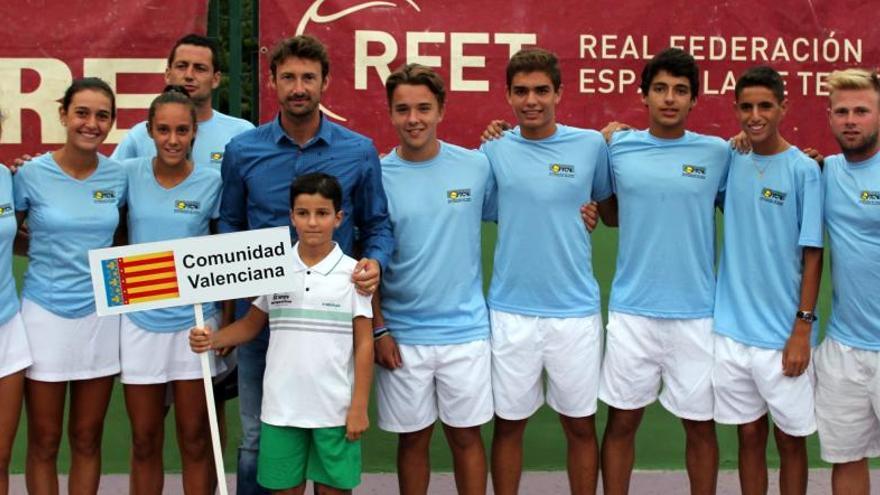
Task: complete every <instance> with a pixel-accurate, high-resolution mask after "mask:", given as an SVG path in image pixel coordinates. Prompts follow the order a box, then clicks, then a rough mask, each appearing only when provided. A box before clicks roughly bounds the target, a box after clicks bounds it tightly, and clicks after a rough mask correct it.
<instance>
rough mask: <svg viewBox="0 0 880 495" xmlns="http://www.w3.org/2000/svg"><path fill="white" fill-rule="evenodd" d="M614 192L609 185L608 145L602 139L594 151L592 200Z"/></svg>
mask: <svg viewBox="0 0 880 495" xmlns="http://www.w3.org/2000/svg"><path fill="white" fill-rule="evenodd" d="M613 193H614V190H613V186H612V185H611V160H610V159H609V156H608V146H607V145H606V144H605V142H604V141H603V142H602V143H600V145H599V150H598V152H597V153H596V172H595V174H594V175H593V190H592V191H591V196H590V197H591V198H592V199H593V201H604V200H606V199H608V198H609V197H611V195H612V194H613Z"/></svg>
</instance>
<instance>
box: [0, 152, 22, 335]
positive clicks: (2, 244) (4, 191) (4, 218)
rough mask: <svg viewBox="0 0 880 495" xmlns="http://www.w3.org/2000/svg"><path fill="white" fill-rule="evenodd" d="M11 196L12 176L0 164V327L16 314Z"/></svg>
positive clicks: (13, 218)
mask: <svg viewBox="0 0 880 495" xmlns="http://www.w3.org/2000/svg"><path fill="white" fill-rule="evenodd" d="M14 201H15V200H14V198H13V196H12V174H11V173H9V169H8V168H6V166H5V165H3V164H2V163H0V325H3V324H4V323H6V322H7V321H9V320H10V319H12V317H13V316H15V313H17V312H18V308H19V304H18V293H17V292H16V291H15V279H14V278H13V277H12V242H13V241H14V240H15V233H16V231H17V230H18V224H17V223H16V222H15V206H14Z"/></svg>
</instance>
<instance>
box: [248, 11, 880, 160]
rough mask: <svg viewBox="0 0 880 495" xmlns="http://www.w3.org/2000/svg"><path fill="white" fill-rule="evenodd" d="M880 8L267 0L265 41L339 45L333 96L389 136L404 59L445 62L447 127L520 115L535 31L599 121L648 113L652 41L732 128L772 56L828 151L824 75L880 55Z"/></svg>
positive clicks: (587, 117) (333, 102)
mask: <svg viewBox="0 0 880 495" xmlns="http://www.w3.org/2000/svg"><path fill="white" fill-rule="evenodd" d="M878 21H880V14H878V13H877V9H876V6H875V5H873V4H872V3H871V2H864V1H855V0H840V1H835V2H804V1H801V0H798V1H795V0H779V1H777V2H764V1H743V2H714V1H708V0H696V1H694V0H691V1H685V0H674V1H671V2H665V3H662V4H660V3H651V2H638V3H634V2H621V1H612V0H589V1H583V0H557V1H554V2H542V1H531V2H510V1H509V0H482V1H479V2H473V1H467V0H445V1H439V0H378V1H365V0H352V1H333V0H308V1H305V0H264V1H262V2H260V44H261V46H262V47H263V48H264V49H271V48H272V46H273V45H274V44H275V43H276V42H277V41H278V40H280V39H282V38H284V37H289V36H293V35H295V34H300V33H308V34H312V35H315V36H317V37H318V38H320V39H321V40H323V41H324V42H325V43H326V44H327V46H328V49H329V51H330V57H331V70H330V73H331V84H330V87H329V89H328V91H327V93H326V94H325V96H324V99H323V102H324V105H325V108H326V109H327V111H328V112H330V113H331V114H332V115H335V116H337V117H339V118H340V120H343V121H344V124H345V125H347V126H349V127H351V128H352V129H355V130H357V131H360V132H362V133H365V134H367V135H369V136H371V137H372V138H374V139H375V141H376V144H377V146H378V147H379V148H380V149H381V150H387V149H388V148H390V147H391V146H393V145H394V144H395V143H396V137H395V135H394V132H393V130H392V128H391V126H390V124H387V122H388V110H387V103H386V100H385V94H384V88H383V81H384V79H385V77H387V75H388V74H389V73H390V71H392V70H394V69H395V68H396V67H397V66H399V65H400V64H402V63H404V62H420V63H422V64H425V65H430V66H434V67H437V68H438V70H439V72H440V73H441V74H442V75H443V76H444V78H445V80H446V82H447V89H448V90H449V96H448V106H447V109H446V116H445V118H444V121H443V123H442V124H441V128H440V135H441V138H443V139H445V140H448V141H451V142H454V143H458V144H462V145H466V146H475V145H477V143H478V142H479V138H478V137H479V133H480V132H481V130H482V129H483V128H484V127H485V125H486V124H487V123H488V122H489V121H490V120H491V119H493V118H505V119H508V120H512V119H513V115H512V112H511V110H510V108H509V106H508V105H507V103H506V100H505V98H504V93H505V81H504V69H505V65H506V63H507V60H508V58H509V56H510V55H511V54H512V53H514V52H515V51H516V50H517V49H519V48H520V47H522V46H525V45H538V46H541V47H544V48H547V49H550V50H553V51H554V52H556V53H557V54H558V55H559V57H560V59H561V62H562V71H563V84H564V92H563V99H562V102H561V106H560V107H559V108H558V109H557V116H558V119H559V120H560V122H563V123H566V124H571V125H577V126H582V127H590V128H600V127H602V126H603V125H604V124H605V123H607V122H608V121H611V120H619V121H624V122H627V123H630V124H632V125H634V126H637V127H642V128H644V127H647V113H646V112H645V110H644V106H643V105H642V103H641V100H640V95H639V92H638V84H639V76H640V74H641V70H642V67H643V65H644V64H645V61H646V60H647V59H649V58H651V56H652V55H653V54H655V53H657V52H659V51H661V50H662V49H664V48H666V47H669V46H676V47H679V48H682V49H685V50H688V51H689V52H690V53H691V54H693V55H694V57H695V58H696V59H697V60H698V63H699V65H700V69H701V73H702V79H701V84H702V88H701V96H700V98H699V100H698V105H697V107H696V108H695V109H694V111H693V112H692V113H691V117H690V121H689V128H690V129H692V130H695V131H698V132H703V133H708V134H715V135H720V136H730V135H733V134H734V133H736V132H737V131H738V129H739V127H738V124H737V122H736V121H735V119H734V116H733V98H734V95H733V88H734V83H735V80H736V77H737V76H738V75H739V74H740V73H742V72H743V71H744V70H745V69H747V68H748V67H750V66H753V65H757V64H767V65H770V66H772V67H774V68H775V69H776V70H778V71H780V72H783V73H784V74H783V75H784V76H785V78H786V86H787V91H788V98H789V111H788V114H787V117H786V119H785V121H784V123H783V129H782V130H783V133H784V135H785V136H786V137H787V138H788V139H789V141H791V142H792V143H794V144H795V145H797V146H800V147H810V146H812V147H818V148H819V149H820V150H821V151H823V152H824V153H832V152H834V151H835V149H836V146H835V145H834V142H833V139H832V138H831V136H830V133H829V132H828V123H827V118H826V109H827V98H826V96H825V95H826V87H825V85H824V78H825V77H826V76H827V73H828V72H830V71H831V70H833V69H837V68H844V67H853V66H862V67H872V66H876V65H877V62H878V55H880V30H878V29H873V28H871V26H875V25H877V24H878ZM859 26H861V27H859ZM264 53H265V50H264ZM266 62H267V61H266V60H265V59H264V60H263V65H262V67H261V76H262V78H263V81H264V82H265V81H266V79H267V78H268V64H267V63H266ZM262 87H263V88H266V85H265V84H263V85H262ZM260 104H261V107H260V108H261V112H260V113H261V117H262V121H266V120H268V119H270V118H272V117H273V116H274V115H275V113H276V112H277V109H278V104H277V100H276V96H275V94H274V93H273V92H272V91H269V90H264V91H263V94H262V95H261V96H260Z"/></svg>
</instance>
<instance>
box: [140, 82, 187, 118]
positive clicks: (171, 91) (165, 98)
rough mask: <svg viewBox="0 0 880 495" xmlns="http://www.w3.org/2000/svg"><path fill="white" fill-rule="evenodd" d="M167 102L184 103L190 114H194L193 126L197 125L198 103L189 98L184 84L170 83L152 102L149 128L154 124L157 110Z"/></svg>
mask: <svg viewBox="0 0 880 495" xmlns="http://www.w3.org/2000/svg"><path fill="white" fill-rule="evenodd" d="M167 103H176V104H178V105H183V106H184V107H186V108H187V109H188V110H189V113H190V115H191V116H192V123H193V126H195V125H196V122H197V120H196V105H195V103H193V101H192V100H191V99H190V98H189V92H188V91H187V90H186V88H184V87H183V86H178V85H175V84H169V85H168V86H165V89H163V90H162V94H160V95H159V96H157V97H156V98H155V99H154V100H153V102H152V103H150V110H149V111H148V112H147V127H148V128H149V127H150V126H152V124H153V118H154V117H155V116H156V110H157V109H158V108H159V107H160V106H162V105H165V104H167Z"/></svg>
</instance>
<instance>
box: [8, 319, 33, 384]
mask: <svg viewBox="0 0 880 495" xmlns="http://www.w3.org/2000/svg"><path fill="white" fill-rule="evenodd" d="M33 362H34V361H33V360H32V359H31V349H30V346H29V345H28V340H27V333H26V332H25V329H24V322H23V321H22V319H21V314H20V313H15V314H14V315H12V318H10V319H9V321H7V322H6V323H4V324H2V325H0V378H3V377H5V376H9V375H11V374H13V373H15V372H17V371H21V370H23V369H25V368H27V367H28V366H30V365H31V363H33Z"/></svg>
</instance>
